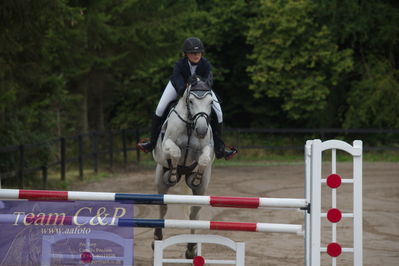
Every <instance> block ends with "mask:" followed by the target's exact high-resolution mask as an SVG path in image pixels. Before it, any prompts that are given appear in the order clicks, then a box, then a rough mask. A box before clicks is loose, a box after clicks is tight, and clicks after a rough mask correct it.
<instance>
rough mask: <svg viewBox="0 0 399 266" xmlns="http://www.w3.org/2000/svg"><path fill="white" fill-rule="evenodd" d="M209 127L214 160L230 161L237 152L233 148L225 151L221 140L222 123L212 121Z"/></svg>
mask: <svg viewBox="0 0 399 266" xmlns="http://www.w3.org/2000/svg"><path fill="white" fill-rule="evenodd" d="M211 127H212V132H213V142H214V146H215V155H216V158H217V159H220V158H224V159H226V160H230V159H231V158H233V157H234V156H235V155H236V154H237V153H238V151H237V149H235V148H231V149H230V150H226V149H225V145H224V141H223V139H222V128H223V123H218V122H217V120H216V119H212V120H211Z"/></svg>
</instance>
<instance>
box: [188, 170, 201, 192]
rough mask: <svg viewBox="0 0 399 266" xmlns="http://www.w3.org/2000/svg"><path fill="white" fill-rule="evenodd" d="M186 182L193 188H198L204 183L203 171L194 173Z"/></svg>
mask: <svg viewBox="0 0 399 266" xmlns="http://www.w3.org/2000/svg"><path fill="white" fill-rule="evenodd" d="M186 183H187V186H189V187H190V188H191V189H195V188H198V187H199V186H200V185H201V183H202V174H201V173H192V174H191V175H190V176H189V177H188V178H187V179H186Z"/></svg>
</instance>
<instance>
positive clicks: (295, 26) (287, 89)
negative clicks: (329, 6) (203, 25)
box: [247, 0, 353, 126]
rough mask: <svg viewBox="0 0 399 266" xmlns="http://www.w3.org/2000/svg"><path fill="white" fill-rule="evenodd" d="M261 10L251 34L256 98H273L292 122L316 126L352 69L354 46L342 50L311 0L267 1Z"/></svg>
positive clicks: (250, 69) (261, 2) (249, 69)
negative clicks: (317, 19) (340, 83)
mask: <svg viewBox="0 0 399 266" xmlns="http://www.w3.org/2000/svg"><path fill="white" fill-rule="evenodd" d="M257 10H258V14H257V16H256V17H254V18H252V19H251V20H250V26H249V27H250V29H249V31H248V33H247V38H248V42H249V43H250V44H252V45H253V52H252V53H251V54H250V59H252V64H251V65H250V66H249V67H248V71H249V73H250V76H251V79H252V83H251V85H250V89H251V90H252V91H253V93H254V96H255V97H256V98H262V99H264V100H265V101H270V100H271V101H272V102H273V101H274V102H275V105H274V107H275V108H276V109H279V110H281V112H282V113H283V114H284V116H285V117H286V118H287V119H288V121H292V122H293V123H294V125H295V124H296V125H302V126H318V125H319V124H320V119H318V118H317V115H318V114H319V112H321V111H323V110H324V109H325V108H326V106H327V99H328V96H329V94H330V93H331V91H333V90H335V89H336V88H337V85H338V84H339V82H340V78H341V75H342V74H344V73H346V72H348V71H350V70H351V69H352V68H353V61H352V57H351V50H349V49H344V50H339V49H338V46H337V45H336V43H334V40H333V38H332V36H331V32H330V30H329V28H328V27H327V26H326V25H323V24H319V23H317V21H316V20H315V14H316V13H317V12H318V6H317V5H316V4H315V3H314V2H313V1H310V0H300V1H287V0H278V1H271V0H265V1H260V3H259V8H258V9H257ZM275 118H276V117H275ZM279 118H280V119H282V118H284V117H279ZM290 123H291V122H290ZM276 124H277V125H278V124H280V125H281V123H276ZM283 124H284V125H287V124H288V123H287V121H286V123H284V121H283Z"/></svg>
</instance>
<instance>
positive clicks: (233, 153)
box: [223, 146, 238, 160]
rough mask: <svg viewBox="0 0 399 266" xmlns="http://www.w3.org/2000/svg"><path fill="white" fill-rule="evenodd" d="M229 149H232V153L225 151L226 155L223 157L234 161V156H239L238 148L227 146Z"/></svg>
mask: <svg viewBox="0 0 399 266" xmlns="http://www.w3.org/2000/svg"><path fill="white" fill-rule="evenodd" d="M227 147H228V148H229V149H230V151H227V150H224V155H223V157H224V159H225V160H230V159H232V158H233V157H234V156H236V155H237V153H238V150H237V148H236V147H234V146H227Z"/></svg>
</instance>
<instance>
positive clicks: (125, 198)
mask: <svg viewBox="0 0 399 266" xmlns="http://www.w3.org/2000/svg"><path fill="white" fill-rule="evenodd" d="M0 199H7V200H17V199H25V200H52V201H54V200H62V201H65V200H70V201H84V200H90V201H118V202H126V203H133V204H146V205H161V204H182V205H198V206H211V207H231V208H267V207H271V208H307V207H308V202H307V201H306V199H289V198H251V197H221V196H189V195H169V194H166V195H160V194H131V193H111V192H83V191H52V190H24V189H0Z"/></svg>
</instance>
